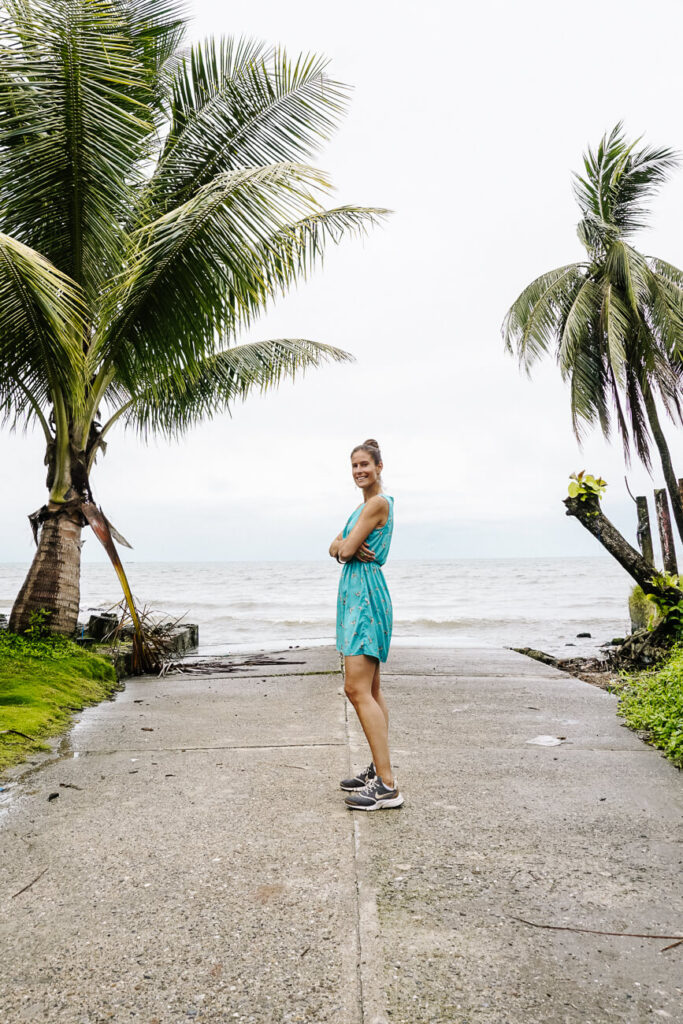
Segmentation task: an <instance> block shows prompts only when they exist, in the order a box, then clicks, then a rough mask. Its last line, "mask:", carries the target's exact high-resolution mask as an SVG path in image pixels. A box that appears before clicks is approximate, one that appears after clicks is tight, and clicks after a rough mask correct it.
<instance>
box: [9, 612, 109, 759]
mask: <svg viewBox="0 0 683 1024" xmlns="http://www.w3.org/2000/svg"><path fill="white" fill-rule="evenodd" d="M117 686H118V684H117V680H116V673H115V671H114V667H113V665H112V664H111V663H110V662H108V661H106V660H105V659H104V658H101V657H99V656H98V655H96V654H90V653H89V652H88V651H84V650H82V649H81V648H80V647H78V646H77V644H75V643H72V641H71V640H67V639H65V638H63V637H54V638H50V639H45V640H37V639H28V638H25V637H21V636H16V635H15V634H12V633H5V632H0V771H2V769H4V768H8V767H9V766H10V765H13V764H17V763H18V762H20V761H23V760H25V759H26V758H27V757H29V756H30V755H31V754H32V753H36V752H37V751H39V750H46V749H49V748H48V744H47V743H46V740H48V739H50V737H52V736H56V735H58V734H59V733H60V732H63V731H64V730H65V729H66V728H68V726H69V723H70V721H71V716H72V714H73V713H74V712H75V711H80V710H81V709H82V708H84V707H86V706H87V705H88V704H97V703H98V702H99V701H101V700H104V699H105V698H106V697H109V696H110V695H111V693H112V692H113V691H114V690H115V689H117ZM12 729H13V730H16V732H5V730H12ZM17 733H24V736H19V735H17ZM26 737H30V738H29V739H27V738H26Z"/></svg>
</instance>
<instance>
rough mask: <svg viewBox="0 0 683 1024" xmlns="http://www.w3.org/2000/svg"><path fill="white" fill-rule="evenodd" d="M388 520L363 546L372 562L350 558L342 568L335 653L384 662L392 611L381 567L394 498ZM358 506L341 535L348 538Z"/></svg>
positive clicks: (358, 513)
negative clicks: (368, 552) (370, 553)
mask: <svg viewBox="0 0 683 1024" xmlns="http://www.w3.org/2000/svg"><path fill="white" fill-rule="evenodd" d="M382 497H383V498H386V500H387V502H388V503H389V517H388V519H387V521H386V523H385V524H384V526H382V527H381V528H378V529H375V530H373V531H372V533H371V534H369V536H368V538H367V540H366V542H365V543H366V544H367V545H368V547H369V548H370V549H371V550H372V551H374V553H375V561H374V562H361V561H359V560H358V559H357V558H353V559H352V560H351V561H350V562H347V563H346V565H345V566H344V567H343V569H342V573H341V579H340V580H339V593H338V595H337V650H338V651H341V653H342V654H366V655H368V657H371V658H378V659H379V660H380V661H386V660H387V656H388V654H389V644H390V643H391V629H392V624H393V611H392V607H391V597H390V596H389V588H388V587H387V584H386V580H385V579H384V573H383V572H382V568H381V567H382V566H383V565H384V563H385V562H386V560H387V555H388V554H389V546H390V544H391V535H392V533H393V529H394V499H393V498H391V497H389V495H388V494H383V495H382ZM362 509H363V506H362V505H360V506H359V507H358V508H357V509H356V511H355V512H352V514H351V516H350V517H349V520H348V522H347V524H346V526H345V527H344V530H343V533H342V536H343V537H348V535H349V533H350V532H351V530H352V529H353V527H354V526H355V524H356V522H357V520H358V517H359V516H360V514H361V511H362Z"/></svg>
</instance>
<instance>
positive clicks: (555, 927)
mask: <svg viewBox="0 0 683 1024" xmlns="http://www.w3.org/2000/svg"><path fill="white" fill-rule="evenodd" d="M512 920H513V921H521V922H522V924H528V925H530V926H531V927H532V928H548V929H550V930H551V931H554V932H586V933H587V934H588V935H616V936H618V937H619V938H623V939H675V940H676V941H675V942H673V943H672V944H671V945H670V946H665V947H664V949H663V950H661V952H662V953H663V952H664V950H666V949H673V948H674V947H675V946H680V945H681V943H683V935H644V934H641V933H640V932H603V931H600V930H599V929H596V928H572V927H571V926H570V925H566V924H537V923H536V922H535V921H527V920H526V919H525V918H523V917H515V916H514V915H512Z"/></svg>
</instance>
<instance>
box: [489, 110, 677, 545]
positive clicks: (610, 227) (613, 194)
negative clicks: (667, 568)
mask: <svg viewBox="0 0 683 1024" xmlns="http://www.w3.org/2000/svg"><path fill="white" fill-rule="evenodd" d="M638 141H639V140H636V141H635V142H632V143H629V142H627V140H626V139H625V137H624V133H623V130H622V125H621V124H618V125H617V126H616V127H615V128H614V129H613V130H612V131H611V132H610V133H609V134H608V135H607V134H606V135H605V136H603V138H602V140H601V141H600V145H599V146H598V148H597V151H596V152H593V150H591V149H589V150H588V152H587V153H586V155H585V156H584V174H583V175H574V194H575V196H576V199H577V202H578V204H579V207H580V209H581V214H582V217H581V220H580V221H579V225H578V236H579V239H580V240H581V242H582V244H583V246H584V247H585V249H586V259H585V261H583V262H580V263H570V264H567V265H566V266H563V267H558V268H557V269H556V270H551V271H550V272H549V273H547V274H542V275H541V277H539V278H537V279H536V280H535V281H532V283H531V284H530V285H528V287H527V288H525V289H524V291H523V292H522V293H521V295H520V296H519V297H518V298H517V299H516V300H515V302H514V303H513V305H512V306H511V307H510V309H509V310H508V313H507V315H506V317H505V321H504V323H503V336H504V339H505V345H506V348H507V349H508V351H510V352H512V351H514V350H516V352H517V355H518V357H519V360H520V362H521V363H522V365H523V366H524V367H525V369H526V370H527V371H530V369H531V367H532V366H533V364H534V362H535V361H536V360H537V359H538V358H539V357H540V356H541V355H544V354H546V353H548V352H549V351H552V352H553V354H554V356H555V358H556V360H557V362H558V364H559V366H560V371H561V373H562V376H563V378H564V379H565V380H568V381H569V384H570V390H571V413H572V423H573V426H574V431H575V433H576V435H577V437H579V438H580V437H581V436H582V432H583V428H584V427H585V426H586V425H591V424H594V423H596V422H597V423H599V424H600V426H601V428H602V430H603V432H604V434H605V436H606V437H609V434H610V427H611V424H612V420H613V418H616V424H617V427H618V430H619V433H620V434H621V437H622V440H623V444H624V452H625V456H626V459H627V461H628V459H629V455H630V445H631V443H632V444H633V445H634V446H635V450H636V452H637V454H638V456H639V458H640V459H641V461H642V462H643V463H644V465H645V466H646V467H647V468H648V469H649V468H650V443H651V437H652V438H653V439H654V442H655V445H656V447H657V449H658V451H659V456H660V459H661V463H662V469H663V472H664V479H665V481H666V486H667V489H668V492H669V496H670V498H671V504H672V506H673V511H674V516H675V519H676V524H677V526H678V531H679V533H680V535H681V539H683V503H682V502H681V495H680V492H679V488H678V483H677V480H676V473H675V472H674V469H673V465H672V462H671V454H670V452H669V447H668V445H667V442H666V438H665V436H664V432H663V430H662V426H661V420H660V415H659V410H658V402H660V403H661V406H662V408H663V409H664V410H665V412H666V413H667V415H668V416H669V417H670V418H671V419H672V420H674V421H675V422H677V423H680V422H681V411H682V410H681V400H680V399H681V395H680V384H681V374H682V372H683V364H682V363H681V351H682V349H683V272H682V271H680V270H679V269H678V268H677V267H674V266H671V264H669V263H666V262H665V261H664V260H660V259H656V258H654V257H648V256H644V255H642V254H641V253H640V252H638V251H637V250H636V249H635V248H633V246H632V245H631V244H630V242H629V241H628V239H630V237H631V236H632V235H633V234H634V232H636V231H637V230H638V229H639V228H642V227H644V226H645V224H646V220H647V213H648V210H647V207H646V203H647V200H648V198H649V197H650V196H651V195H652V194H653V193H654V192H655V191H656V190H657V188H658V187H659V186H660V185H661V184H662V183H663V182H664V181H665V180H666V177H667V174H668V172H669V171H670V170H671V168H672V167H674V166H676V164H677V163H678V157H677V155H676V154H675V153H674V152H673V151H672V150H671V149H663V148H660V149H655V148H651V147H644V148H642V149H636V148H635V147H636V145H637V144H638ZM648 427H649V430H648ZM650 432H651V437H650Z"/></svg>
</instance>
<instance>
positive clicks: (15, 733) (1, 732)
mask: <svg viewBox="0 0 683 1024" xmlns="http://www.w3.org/2000/svg"><path fill="white" fill-rule="evenodd" d="M8 735H12V736H23V738H24V739H25V740H30V741H31V743H35V742H36V741H35V739H34V738H33V736H27V735H26V733H25V732H19V730H18V729H2V730H0V736H8Z"/></svg>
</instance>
